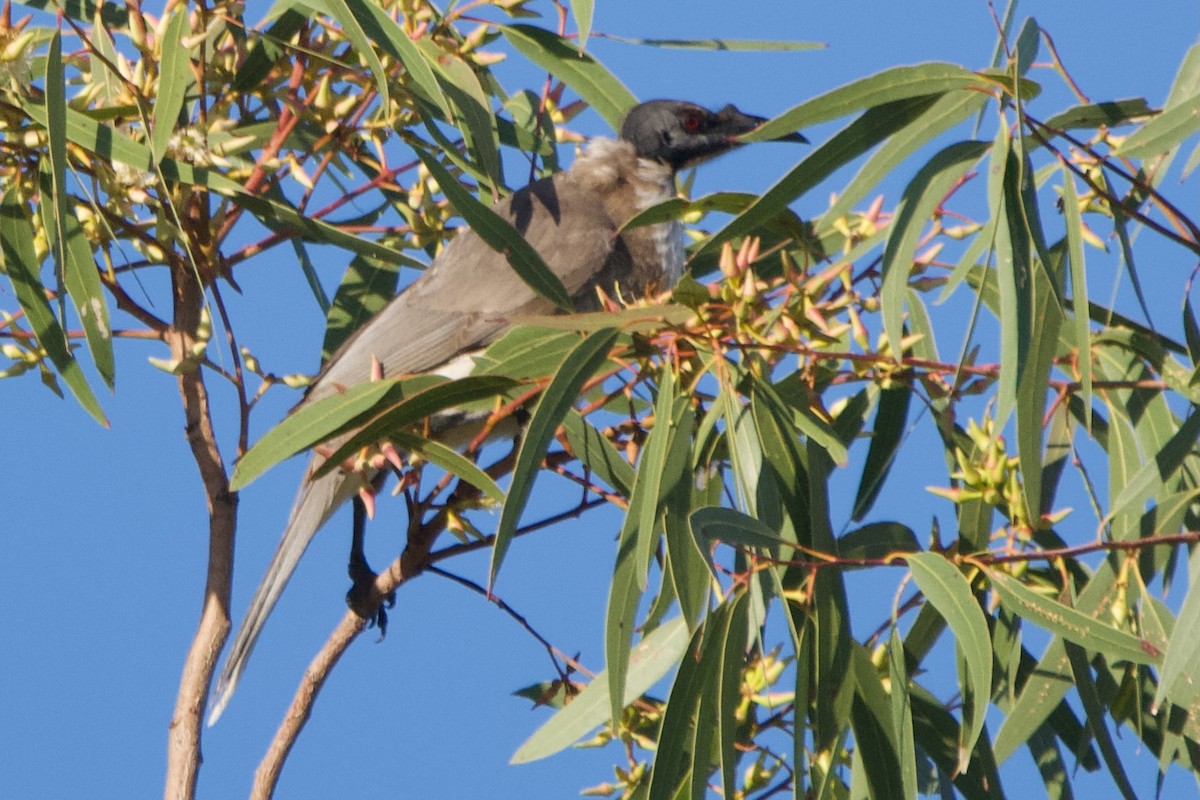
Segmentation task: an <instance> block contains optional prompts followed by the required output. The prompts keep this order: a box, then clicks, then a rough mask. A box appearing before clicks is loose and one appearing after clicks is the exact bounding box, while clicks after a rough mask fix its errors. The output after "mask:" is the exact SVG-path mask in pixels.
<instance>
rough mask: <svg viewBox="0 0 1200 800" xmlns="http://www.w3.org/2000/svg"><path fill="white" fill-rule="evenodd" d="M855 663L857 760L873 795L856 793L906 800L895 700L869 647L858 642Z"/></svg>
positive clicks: (853, 719)
mask: <svg viewBox="0 0 1200 800" xmlns="http://www.w3.org/2000/svg"><path fill="white" fill-rule="evenodd" d="M851 663H852V666H853V671H854V682H855V689H854V701H853V704H852V706H851V710H850V725H851V727H852V728H853V730H854V745H855V753H856V758H855V761H856V764H861V768H862V770H863V775H864V777H865V779H866V783H867V787H869V789H870V791H869V795H863V794H860V793H858V792H855V794H856V796H869V797H871V798H872V800H904V798H905V797H906V793H905V790H904V781H903V780H897V779H896V778H897V776H898V775H899V774H900V772H901V768H902V767H901V763H900V752H899V748H898V746H897V742H896V729H895V727H894V726H893V725H892V706H891V701H890V700H889V699H888V695H887V692H886V691H884V688H883V682H882V681H881V680H880V679H879V672H878V670H876V668H875V665H874V664H873V663H871V654H870V653H868V652H867V649H866V648H865V647H863V646H862V645H860V644H857V643H855V645H854V650H853V659H852V662H851ZM855 788H857V782H855Z"/></svg>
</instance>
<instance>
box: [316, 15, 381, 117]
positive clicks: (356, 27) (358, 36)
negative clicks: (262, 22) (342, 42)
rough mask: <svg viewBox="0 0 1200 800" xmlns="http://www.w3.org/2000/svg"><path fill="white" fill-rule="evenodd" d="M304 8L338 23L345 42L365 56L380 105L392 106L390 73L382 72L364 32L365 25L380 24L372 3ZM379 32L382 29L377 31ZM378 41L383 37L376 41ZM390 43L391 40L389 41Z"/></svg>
mask: <svg viewBox="0 0 1200 800" xmlns="http://www.w3.org/2000/svg"><path fill="white" fill-rule="evenodd" d="M304 4H305V5H307V6H310V7H311V8H313V9H315V10H317V11H319V12H324V13H325V14H326V15H327V16H329V17H330V18H332V19H333V20H335V21H336V22H337V23H338V25H340V26H341V28H342V34H343V35H345V37H346V40H347V41H349V42H350V44H351V45H352V46H353V47H354V50H355V52H357V53H358V54H359V55H360V56H362V59H363V61H365V62H366V63H367V69H368V70H370V71H371V74H372V75H373V76H374V77H375V88H376V90H377V91H378V92H379V102H380V103H382V104H383V107H384V108H387V106H388V104H389V103H391V96H390V94H389V93H388V83H387V72H386V71H385V70H384V68H383V64H382V63H381V62H380V61H379V56H377V55H375V48H374V46H373V45H372V42H371V37H370V36H368V35H367V32H366V31H365V30H363V27H362V26H363V23H364V22H366V23H368V24H370V23H371V22H375V23H376V24H378V19H377V17H376V15H374V14H372V13H371V10H370V6H371V3H369V2H366V0H304ZM375 30H376V31H378V30H379V29H378V28H376V29H375ZM376 38H377V39H378V38H380V37H378V36H377V37H376ZM387 38H388V40H389V41H390V37H387Z"/></svg>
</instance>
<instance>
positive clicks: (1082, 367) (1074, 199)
mask: <svg viewBox="0 0 1200 800" xmlns="http://www.w3.org/2000/svg"><path fill="white" fill-rule="evenodd" d="M1062 179H1063V196H1062V203H1063V217H1064V218H1065V220H1066V228H1067V261H1068V263H1069V265H1070V273H1071V300H1072V307H1073V309H1074V312H1073V314H1072V316H1073V317H1074V321H1075V324H1074V327H1073V330H1074V333H1075V347H1076V348H1078V351H1079V357H1078V358H1077V359H1076V363H1077V364H1078V365H1079V383H1080V394H1079V398H1080V400H1082V401H1083V407H1084V413H1085V415H1086V416H1085V418H1084V427H1085V428H1087V430H1088V431H1091V429H1092V332H1091V327H1090V325H1089V321H1088V315H1087V313H1086V309H1087V308H1088V306H1089V301H1088V288H1087V267H1086V265H1085V264H1084V260H1083V218H1082V216H1081V214H1080V212H1079V196H1078V195H1077V194H1076V193H1075V176H1074V175H1072V174H1071V171H1070V170H1069V169H1067V167H1066V165H1065V164H1064V165H1063V168H1062Z"/></svg>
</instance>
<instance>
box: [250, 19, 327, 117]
mask: <svg viewBox="0 0 1200 800" xmlns="http://www.w3.org/2000/svg"><path fill="white" fill-rule="evenodd" d="M306 22H308V15H307V14H302V13H300V12H299V11H298V10H296V9H295V8H289V9H285V10H283V11H282V13H280V15H279V17H278V19H276V20H275V21H274V22H272V23H271V27H269V28H267V29H266V31H263V32H261V33H259V34H258V36H257V39H256V41H255V42H254V45H253V47H251V48H250V52H249V53H248V54H247V55H246V58H245V59H244V60H243V61H242V63H241V64H240V65H239V66H238V71H237V75H235V76H234V77H233V83H232V86H231V88H232V89H233V90H234V92H236V93H237V94H246V93H249V92H250V91H252V90H254V89H256V88H257V87H258V86H260V85H261V84H262V83H263V81H265V80H266V79H267V76H268V75H269V74H270V73H271V69H272V68H273V67H274V66H275V64H277V63H278V62H280V61H281V60H283V59H286V58H287V57H288V49H289V47H290V44H289V43H290V42H291V40H292V37H293V36H295V35H296V34H297V33H299V32H300V29H301V28H303V27H304V24H305V23H306ZM272 127H274V126H272Z"/></svg>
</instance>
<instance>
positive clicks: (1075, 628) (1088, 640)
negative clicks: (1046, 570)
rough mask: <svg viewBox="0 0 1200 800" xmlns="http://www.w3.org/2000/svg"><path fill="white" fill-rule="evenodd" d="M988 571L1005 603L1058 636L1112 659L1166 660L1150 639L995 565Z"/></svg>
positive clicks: (1153, 662)
mask: <svg viewBox="0 0 1200 800" xmlns="http://www.w3.org/2000/svg"><path fill="white" fill-rule="evenodd" d="M986 572H987V576H988V579H989V580H990V581H991V582H992V586H993V587H994V588H995V589H996V592H997V594H999V595H1000V602H1001V603H1004V605H1005V606H1007V607H1008V609H1009V610H1010V611H1012V612H1013V613H1014V614H1016V615H1018V616H1020V617H1022V618H1024V619H1027V620H1029V621H1030V622H1034V623H1036V624H1038V625H1040V626H1042V627H1043V628H1045V629H1046V630H1048V631H1050V632H1051V633H1053V634H1055V635H1056V636H1061V637H1062V638H1064V639H1066V640H1067V641H1069V642H1074V643H1075V644H1078V645H1080V646H1082V647H1084V648H1086V649H1087V650H1090V651H1092V652H1095V653H1103V654H1104V656H1105V658H1107V659H1109V660H1110V661H1129V662H1131V663H1133V664H1149V665H1151V666H1157V665H1158V664H1160V663H1161V662H1162V653H1161V652H1160V651H1159V650H1158V648H1157V647H1155V646H1154V645H1153V644H1151V643H1150V642H1149V641H1147V640H1145V639H1141V638H1139V637H1137V636H1134V635H1133V634H1130V633H1126V632H1125V631H1122V630H1118V629H1116V628H1114V627H1112V626H1111V625H1105V624H1104V623H1102V622H1099V621H1098V620H1095V619H1093V618H1092V617H1090V616H1088V615H1087V614H1085V613H1082V612H1080V611H1077V610H1076V609H1074V608H1071V607H1070V606H1067V605H1063V604H1062V603H1060V602H1058V601H1057V600H1053V599H1051V598H1049V597H1044V596H1042V595H1040V594H1038V593H1037V592H1034V591H1033V590H1032V589H1030V588H1029V587H1027V586H1025V585H1024V584H1023V583H1021V582H1020V581H1018V580H1017V579H1016V578H1012V577H1010V576H1008V575H1005V574H1004V573H1003V572H999V571H996V570H991V569H989V570H986Z"/></svg>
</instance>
